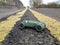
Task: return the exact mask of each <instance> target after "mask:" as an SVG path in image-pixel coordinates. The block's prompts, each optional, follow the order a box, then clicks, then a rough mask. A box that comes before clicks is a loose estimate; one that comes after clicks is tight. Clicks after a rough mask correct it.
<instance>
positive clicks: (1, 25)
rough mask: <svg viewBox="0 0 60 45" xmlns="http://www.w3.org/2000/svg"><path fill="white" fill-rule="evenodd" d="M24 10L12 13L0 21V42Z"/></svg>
mask: <svg viewBox="0 0 60 45" xmlns="http://www.w3.org/2000/svg"><path fill="white" fill-rule="evenodd" d="M25 11H26V10H24V11H22V12H18V13H16V15H12V16H10V17H8V18H7V20H5V21H2V22H0V42H1V41H3V40H4V38H5V37H6V36H7V35H8V33H9V31H11V30H12V28H13V27H14V25H15V24H16V22H17V21H18V20H20V19H21V18H20V17H22V16H23V15H24V13H25Z"/></svg>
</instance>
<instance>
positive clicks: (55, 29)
mask: <svg viewBox="0 0 60 45" xmlns="http://www.w3.org/2000/svg"><path fill="white" fill-rule="evenodd" d="M30 11H31V12H32V13H33V14H34V16H35V17H36V18H37V19H38V20H39V21H42V22H45V23H46V26H47V28H48V29H49V30H50V32H51V34H52V35H53V36H54V37H55V38H56V39H57V40H58V41H60V22H59V21H56V20H55V19H52V18H50V17H48V16H45V15H44V14H41V13H38V12H36V11H34V10H32V9H30Z"/></svg>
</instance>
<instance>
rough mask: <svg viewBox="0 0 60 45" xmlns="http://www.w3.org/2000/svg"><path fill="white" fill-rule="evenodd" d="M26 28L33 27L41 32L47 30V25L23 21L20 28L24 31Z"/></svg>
mask: <svg viewBox="0 0 60 45" xmlns="http://www.w3.org/2000/svg"><path fill="white" fill-rule="evenodd" d="M25 27H33V28H35V29H36V30H37V31H41V30H43V29H45V28H46V24H45V23H43V22H38V21H31V20H22V21H21V22H20V24H19V28H20V29H23V28H25Z"/></svg>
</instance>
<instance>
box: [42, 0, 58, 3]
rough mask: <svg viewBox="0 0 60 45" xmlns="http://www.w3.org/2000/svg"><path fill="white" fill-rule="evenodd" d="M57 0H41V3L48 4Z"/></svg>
mask: <svg viewBox="0 0 60 45" xmlns="http://www.w3.org/2000/svg"><path fill="white" fill-rule="evenodd" d="M57 1H58V0H43V3H44V4H48V3H51V2H57Z"/></svg>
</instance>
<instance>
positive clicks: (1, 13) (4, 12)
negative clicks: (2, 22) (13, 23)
mask: <svg viewBox="0 0 60 45" xmlns="http://www.w3.org/2000/svg"><path fill="white" fill-rule="evenodd" d="M21 10H23V9H18V8H9V9H8V8H0V19H2V18H5V17H7V16H10V15H14V14H15V13H16V12H19V11H21Z"/></svg>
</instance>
